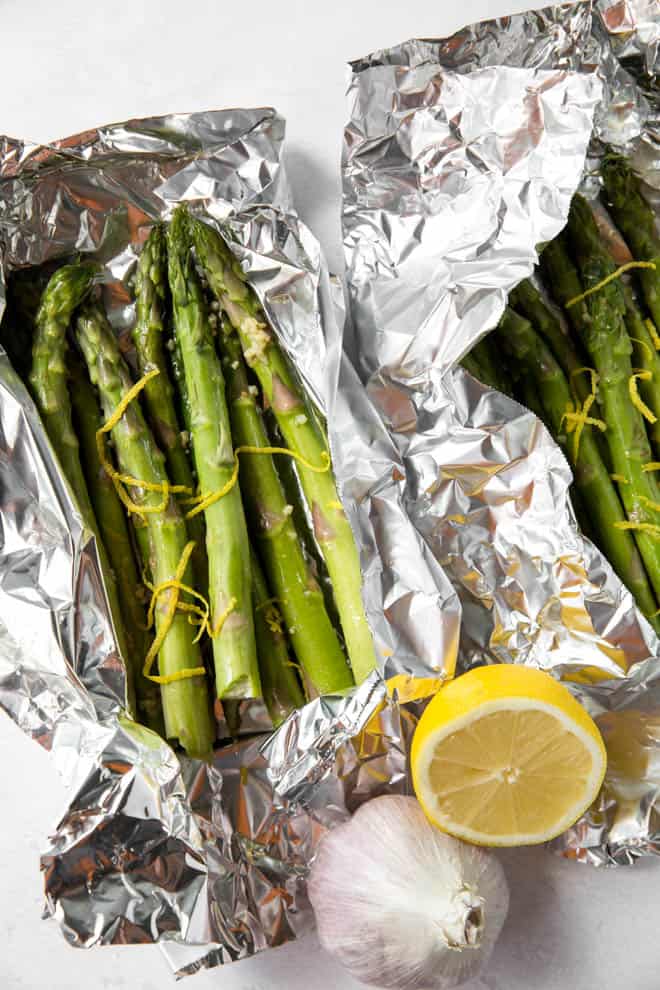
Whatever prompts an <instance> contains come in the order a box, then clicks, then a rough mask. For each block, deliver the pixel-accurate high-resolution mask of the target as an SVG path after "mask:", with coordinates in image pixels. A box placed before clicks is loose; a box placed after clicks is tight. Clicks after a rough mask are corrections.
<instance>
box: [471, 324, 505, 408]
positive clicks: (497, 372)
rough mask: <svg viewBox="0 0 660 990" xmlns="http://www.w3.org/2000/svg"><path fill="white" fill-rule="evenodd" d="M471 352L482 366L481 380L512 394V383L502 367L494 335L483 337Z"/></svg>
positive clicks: (499, 390)
mask: <svg viewBox="0 0 660 990" xmlns="http://www.w3.org/2000/svg"><path fill="white" fill-rule="evenodd" d="M471 353H472V355H473V357H474V359H475V360H476V362H477V364H478V366H479V367H480V368H481V372H482V375H483V377H482V378H480V379H479V380H480V381H481V382H482V383H483V384H484V385H488V386H489V387H490V388H494V389H496V390H497V391H498V392H503V393H504V394H505V395H511V383H510V381H509V380H508V378H507V375H506V373H505V372H504V370H503V368H502V355H501V354H498V351H497V347H496V346H495V342H494V340H493V338H492V335H491V334H489V335H488V336H487V337H482V338H481V340H480V341H479V342H478V343H477V344H475V345H474V347H473V348H472V351H471Z"/></svg>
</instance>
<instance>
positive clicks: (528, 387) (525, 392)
mask: <svg viewBox="0 0 660 990" xmlns="http://www.w3.org/2000/svg"><path fill="white" fill-rule="evenodd" d="M516 390H517V392H518V394H519V396H520V401H521V402H522V404H523V405H524V406H527V408H528V409H529V411H530V412H533V413H534V415H535V416H536V417H538V419H540V420H543V421H544V422H545V419H546V417H545V413H544V409H543V406H542V404H541V400H540V399H539V394H538V392H537V389H536V383H535V381H534V379H533V378H530V377H529V376H526V377H525V378H522V379H520V380H519V381H517V382H516Z"/></svg>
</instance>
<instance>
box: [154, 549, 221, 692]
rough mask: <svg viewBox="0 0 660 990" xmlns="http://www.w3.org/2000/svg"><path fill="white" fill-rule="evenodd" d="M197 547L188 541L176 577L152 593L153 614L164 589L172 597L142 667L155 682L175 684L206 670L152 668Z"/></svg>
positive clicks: (170, 623) (200, 668)
mask: <svg viewBox="0 0 660 990" xmlns="http://www.w3.org/2000/svg"><path fill="white" fill-rule="evenodd" d="M194 549H195V541H194V540H190V542H189V543H186V545H185V547H184V548H183V553H182V554H181V560H180V561H179V563H178V565H177V569H176V571H175V574H174V577H173V578H172V580H171V581H164V582H163V583H162V584H159V585H156V587H155V588H154V590H153V592H152V595H151V604H150V606H149V614H150V615H153V610H154V609H155V605H156V602H157V600H158V598H159V596H160V594H161V593H162V592H163V591H166V590H171V594H170V598H169V601H168V603H167V608H166V609H165V614H164V616H163V622H162V624H161V627H160V629H159V630H158V632H157V633H156V637H155V639H154V641H153V643H152V644H151V646H150V648H149V652H148V653H147V655H146V657H145V658H144V665H143V667H142V673H143V674H144V676H145V677H146V678H147V679H148V680H150V681H153V682H154V683H155V684H174V683H175V682H176V681H183V680H186V679H187V678H189V677H201V676H203V675H204V674H205V673H206V671H205V669H204V667H185V668H184V669H183V670H177V671H175V672H174V673H173V674H152V673H151V668H152V667H153V665H154V661H155V660H156V657H157V656H158V653H159V652H160V648H161V646H162V645H163V643H164V642H165V637H166V636H167V634H168V632H169V631H170V628H171V626H172V621H173V619H174V616H175V614H176V610H177V605H178V603H179V591H180V590H181V587H182V584H181V581H182V578H183V575H184V574H185V573H186V567H187V566H188V561H189V560H190V555H191V553H192V552H193V550H194Z"/></svg>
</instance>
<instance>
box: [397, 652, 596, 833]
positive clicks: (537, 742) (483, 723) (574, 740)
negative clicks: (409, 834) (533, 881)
mask: <svg viewBox="0 0 660 990" xmlns="http://www.w3.org/2000/svg"><path fill="white" fill-rule="evenodd" d="M411 762H412V773H413V782H414V786H415V792H416V794H417V797H418V799H419V802H420V804H421V805H422V807H423V808H424V811H425V813H426V815H427V817H428V818H429V819H430V820H431V821H432V822H433V823H434V824H435V825H437V826H438V827H439V828H441V829H443V830H444V831H445V832H449V833H451V834H452V835H455V836H458V837H459V838H461V839H466V840H467V841H468V842H475V843H479V844H481V845H491V846H518V845H530V844H533V843H537V842H545V841H547V840H548V839H553V838H555V837H556V836H557V835H560V834H561V833H562V832H564V831H565V830H566V829H567V828H569V827H570V826H571V825H572V824H573V823H574V822H575V821H577V819H578V818H579V817H580V815H582V814H583V812H584V811H585V810H586V809H587V808H588V807H589V805H590V804H591V803H592V802H593V801H594V799H595V798H596V796H597V794H598V791H599V790H600V786H601V784H602V782H603V777H604V775H605V767H606V754H605V747H604V745H603V740H602V738H601V736H600V733H599V731H598V729H597V727H596V724H595V723H594V721H593V719H591V717H590V716H589V715H588V714H587V712H586V711H585V710H584V708H583V707H582V706H581V705H580V704H579V703H578V702H577V701H576V700H575V698H573V696H572V695H571V694H570V693H569V691H568V690H567V689H566V688H565V687H564V686H563V685H562V684H559V683H558V682H557V681H556V680H555V679H554V678H553V677H551V676H550V675H549V674H546V673H544V672H543V671H539V670H534V669H532V668H528V667H520V666H518V665H513V664H496V665H494V666H490V667H480V668H478V669H476V670H471V671H469V672H468V673H467V674H463V675H462V676H460V677H457V678H456V680H454V681H451V682H450V683H449V684H448V685H447V686H446V687H443V688H442V689H441V690H440V692H439V693H438V694H437V695H436V697H435V698H434V699H433V701H431V703H430V704H429V705H428V707H427V709H426V711H425V712H424V714H423V715H422V718H421V719H420V722H419V725H418V726H417V730H416V732H415V736H414V739H413V746H412V753H411Z"/></svg>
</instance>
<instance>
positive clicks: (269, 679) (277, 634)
mask: <svg viewBox="0 0 660 990" xmlns="http://www.w3.org/2000/svg"><path fill="white" fill-rule="evenodd" d="M250 563H251V566H252V604H253V607H254V630H255V635H256V637H257V650H258V653H259V670H260V672H261V684H262V687H263V692H264V701H265V702H266V707H267V708H268V712H269V714H270V717H271V718H272V720H273V725H280V724H281V723H282V722H283V721H284V719H285V718H287V716H288V715H290V714H291V712H292V711H294V710H295V709H296V708H301V707H302V706H303V705H304V703H305V698H304V695H303V692H302V688H301V687H300V683H299V681H298V677H297V676H296V670H295V665H294V664H293V663H292V662H291V659H290V657H289V649H288V644H287V640H286V635H285V633H284V630H283V628H282V616H281V613H280V611H279V609H278V607H277V603H275V602H273V599H272V597H271V594H270V590H269V588H268V585H267V584H266V578H265V577H264V574H263V571H262V570H261V564H260V563H259V560H258V558H257V555H256V553H255V552H254V550H253V549H252V548H251V549H250Z"/></svg>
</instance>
